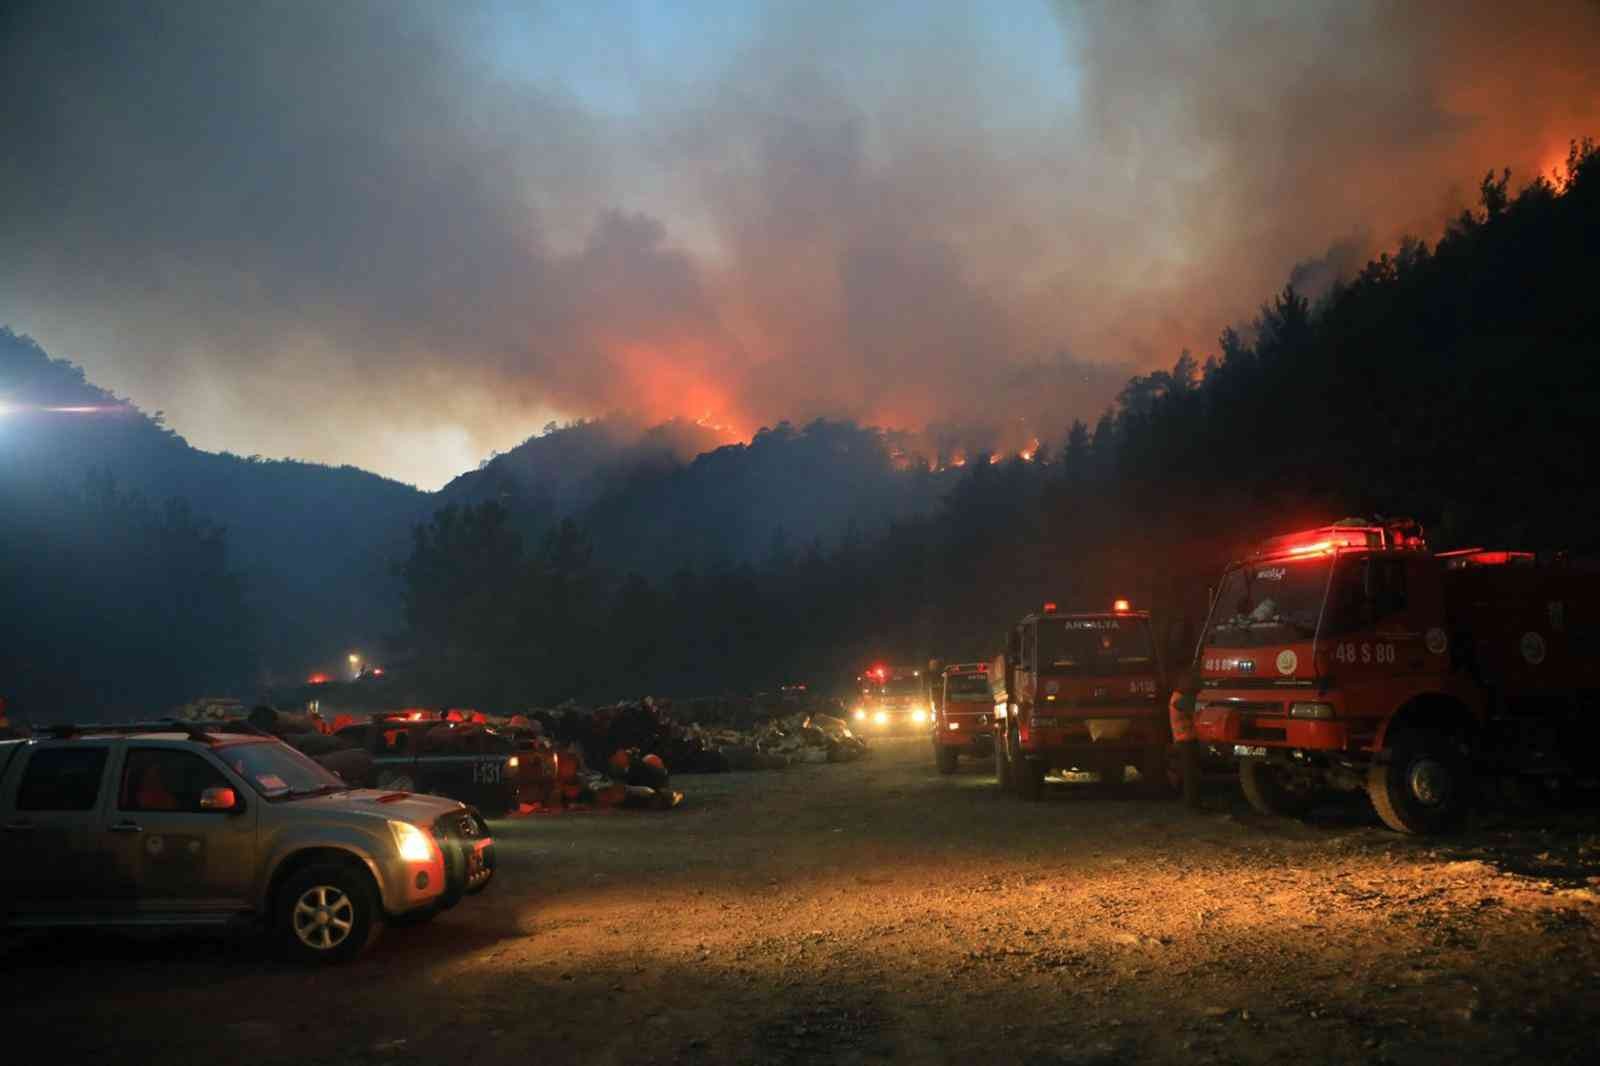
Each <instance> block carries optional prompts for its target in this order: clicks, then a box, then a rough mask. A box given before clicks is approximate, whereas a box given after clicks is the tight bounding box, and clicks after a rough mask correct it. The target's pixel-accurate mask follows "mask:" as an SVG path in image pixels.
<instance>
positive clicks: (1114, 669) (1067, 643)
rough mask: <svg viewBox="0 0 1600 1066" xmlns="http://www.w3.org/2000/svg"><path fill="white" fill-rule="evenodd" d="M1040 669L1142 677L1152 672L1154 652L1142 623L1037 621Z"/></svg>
mask: <svg viewBox="0 0 1600 1066" xmlns="http://www.w3.org/2000/svg"><path fill="white" fill-rule="evenodd" d="M1039 666H1040V669H1041V670H1045V671H1048V672H1050V673H1076V674H1089V675H1096V674H1126V673H1142V672H1144V671H1147V670H1153V669H1154V668H1155V652H1154V651H1153V650H1152V648H1151V645H1150V630H1149V627H1148V626H1146V625H1145V623H1144V622H1143V620H1141V619H1136V618H1049V619H1040V620H1039Z"/></svg>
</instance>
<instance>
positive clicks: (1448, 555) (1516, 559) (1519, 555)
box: [1437, 548, 1534, 570]
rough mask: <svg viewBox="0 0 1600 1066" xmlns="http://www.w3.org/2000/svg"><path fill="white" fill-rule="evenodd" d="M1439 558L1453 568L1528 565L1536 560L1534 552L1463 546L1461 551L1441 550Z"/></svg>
mask: <svg viewBox="0 0 1600 1066" xmlns="http://www.w3.org/2000/svg"><path fill="white" fill-rule="evenodd" d="M1437 558H1440V559H1443V560H1444V561H1445V566H1447V567H1449V568H1450V569H1452V570H1461V569H1465V568H1466V567H1469V566H1513V565H1517V564H1523V565H1526V564H1531V563H1532V562H1533V561H1534V555H1533V552H1515V551H1485V550H1484V549H1482V548H1463V549H1462V550H1460V551H1453V552H1440V553H1439V554H1438V556H1437Z"/></svg>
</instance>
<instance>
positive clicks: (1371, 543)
mask: <svg viewBox="0 0 1600 1066" xmlns="http://www.w3.org/2000/svg"><path fill="white" fill-rule="evenodd" d="M1412 531H1415V532H1412ZM1421 534H1422V527H1421V526H1419V525H1417V524H1416V523H1415V522H1411V521H1409V520H1407V521H1397V522H1394V523H1391V524H1388V525H1376V524H1374V525H1360V524H1357V523H1354V522H1345V523H1339V524H1337V525H1331V526H1323V527H1321V528H1319V529H1308V530H1303V531H1301V532H1299V533H1288V534H1285V535H1283V536H1281V537H1270V538H1268V539H1267V540H1265V541H1263V542H1262V544H1261V546H1260V547H1259V548H1257V549H1256V551H1255V552H1254V553H1253V554H1254V555H1256V556H1257V557H1261V556H1270V555H1287V556H1292V557H1297V558H1298V557H1300V556H1305V555H1322V554H1325V553H1327V552H1333V551H1338V550H1339V549H1340V548H1366V549H1369V550H1372V551H1385V550H1395V549H1400V548H1422V547H1424V546H1425V545H1424V544H1423V540H1422V535H1421Z"/></svg>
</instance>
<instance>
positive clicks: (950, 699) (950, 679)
mask: <svg viewBox="0 0 1600 1066" xmlns="http://www.w3.org/2000/svg"><path fill="white" fill-rule="evenodd" d="M993 713H994V694H993V692H992V691H991V690H990V688H989V664H988V663H955V664H953V665H951V666H947V667H945V668H944V669H943V670H942V671H940V674H939V682H938V686H937V689H936V691H935V694H934V699H933V758H934V762H935V763H937V764H938V767H939V772H940V773H941V774H953V773H955V771H956V764H957V763H958V762H959V760H960V758H961V756H963V755H969V756H972V757H973V758H978V759H987V758H989V756H990V753H991V752H992V751H993V748H994V728H993V726H992V725H991V724H990V721H989V717H990V715H991V714H993Z"/></svg>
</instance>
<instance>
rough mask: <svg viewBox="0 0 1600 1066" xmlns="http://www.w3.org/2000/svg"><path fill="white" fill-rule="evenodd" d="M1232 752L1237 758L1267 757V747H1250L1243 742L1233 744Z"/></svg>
mask: <svg viewBox="0 0 1600 1066" xmlns="http://www.w3.org/2000/svg"><path fill="white" fill-rule="evenodd" d="M1233 754H1234V757H1235V758H1238V759H1265V758H1266V757H1267V749H1266V748H1251V747H1247V746H1245V745H1243V744H1235V745H1234V746H1233Z"/></svg>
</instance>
